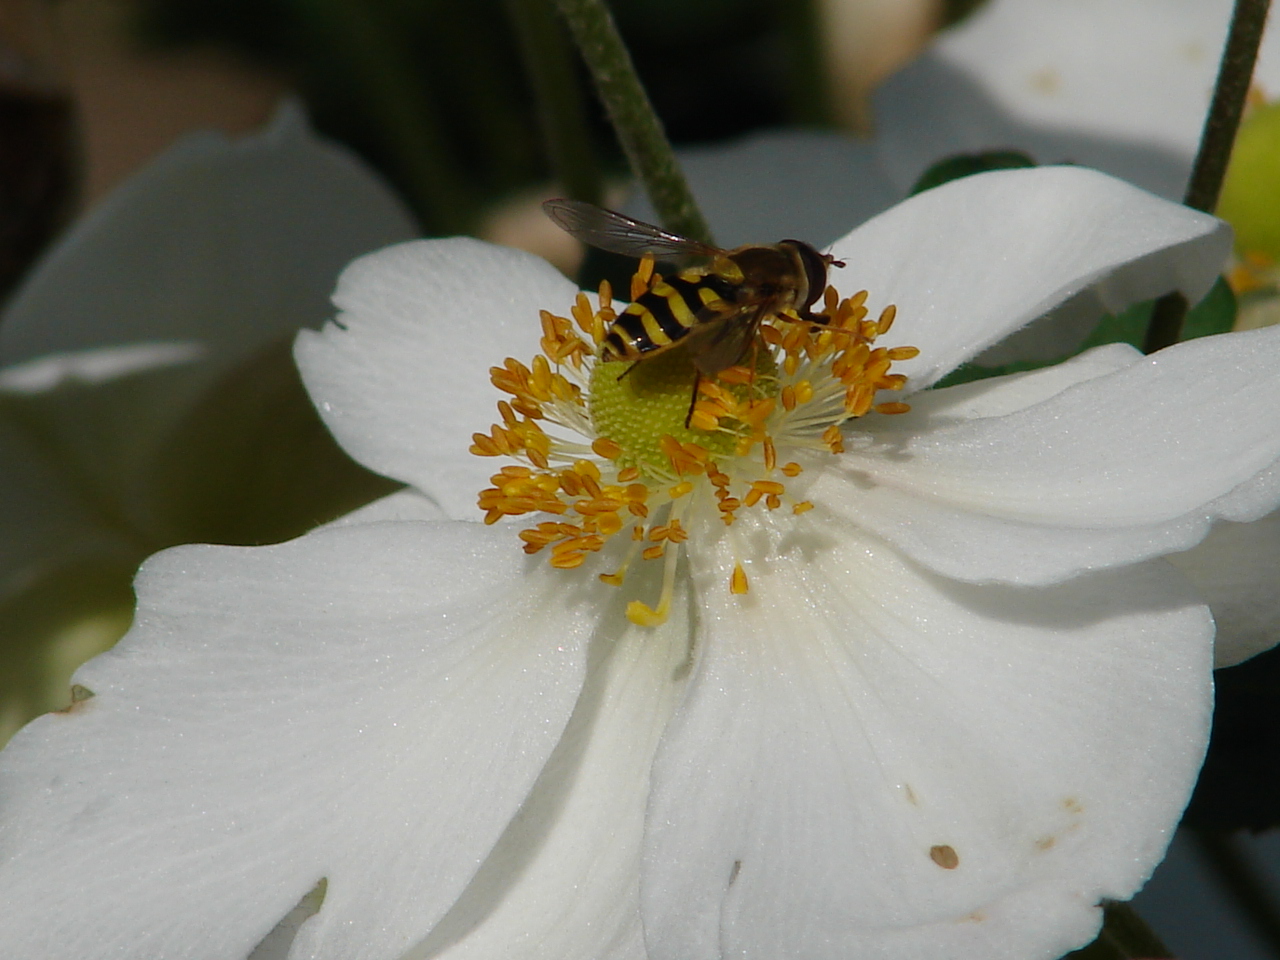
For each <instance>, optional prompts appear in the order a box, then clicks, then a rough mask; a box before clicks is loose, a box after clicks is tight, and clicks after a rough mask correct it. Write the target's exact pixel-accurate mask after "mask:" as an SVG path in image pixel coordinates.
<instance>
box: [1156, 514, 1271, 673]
mask: <svg viewBox="0 0 1280 960" xmlns="http://www.w3.org/2000/svg"><path fill="white" fill-rule="evenodd" d="M1169 561H1170V562H1171V563H1172V564H1173V565H1174V566H1175V567H1177V568H1178V569H1179V570H1181V571H1182V572H1183V573H1184V574H1185V575H1186V576H1187V578H1188V579H1189V580H1190V581H1191V582H1192V583H1194V584H1195V585H1196V587H1197V588H1198V589H1199V591H1200V595H1201V597H1203V598H1204V599H1205V600H1206V601H1207V602H1208V604H1209V609H1210V610H1212V611H1213V619H1214V622H1215V623H1216V624H1217V627H1218V629H1217V634H1216V635H1215V637H1214V642H1213V643H1214V648H1213V650H1214V666H1216V667H1229V666H1231V665H1233V664H1236V663H1239V662H1240V661H1242V660H1248V659H1249V658H1250V657H1252V656H1254V655H1255V654H1258V653H1262V651H1264V650H1270V649H1271V648H1272V647H1274V646H1275V645H1276V643H1277V641H1280V601H1278V599H1277V598H1280V513H1272V514H1270V515H1269V516H1267V517H1264V518H1263V519H1261V520H1255V521H1254V522H1253V523H1220V524H1216V525H1215V526H1214V528H1213V530H1212V531H1210V533H1209V535H1208V536H1207V537H1205V539H1204V541H1203V542H1202V543H1200V544H1197V545H1196V546H1195V547H1193V548H1191V549H1190V550H1187V551H1186V552H1185V553H1175V554H1172V555H1171V556H1170V557H1169Z"/></svg>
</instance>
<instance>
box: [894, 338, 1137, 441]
mask: <svg viewBox="0 0 1280 960" xmlns="http://www.w3.org/2000/svg"><path fill="white" fill-rule="evenodd" d="M1141 358H1142V352H1141V351H1139V350H1136V349H1134V348H1133V347H1131V346H1129V344H1127V343H1106V344H1103V345H1102V346H1099V347H1094V348H1093V349H1092V350H1086V351H1085V352H1084V353H1081V354H1077V355H1076V356H1074V357H1071V358H1070V359H1069V360H1064V361H1063V362H1062V363H1056V364H1054V365H1053V366H1051V367H1041V368H1040V369H1039V370H1031V371H1028V372H1026V373H1011V374H1006V375H1005V376H1002V377H986V378H985V379H982V380H973V381H970V382H969V383H962V384H959V385H957V386H954V387H943V388H942V389H940V390H928V391H926V392H924V393H917V394H915V395H913V396H912V398H911V410H910V411H909V412H907V413H906V414H899V415H897V416H895V418H894V420H893V422H892V426H893V427H894V429H895V430H909V431H910V430H926V429H934V428H936V427H938V426H939V425H941V424H944V423H947V422H951V421H961V420H972V419H975V418H981V417H1002V416H1004V415H1005V414H1009V413H1014V412H1015V411H1018V410H1022V409H1025V408H1026V407H1029V406H1032V405H1033V404H1036V403H1039V402H1040V401H1042V400H1048V399H1049V398H1050V397H1053V396H1056V395H1057V394H1059V393H1061V392H1062V391H1063V390H1065V389H1066V388H1067V387H1071V386H1074V385H1075V384H1077V383H1083V382H1085V381H1086V380H1092V379H1094V378H1095V377H1100V376H1102V375H1104V374H1107V373H1114V372H1115V371H1117V370H1122V369H1124V368H1125V367H1127V366H1130V365H1131V364H1133V363H1135V362H1137V361H1138V360H1140V359H1141Z"/></svg>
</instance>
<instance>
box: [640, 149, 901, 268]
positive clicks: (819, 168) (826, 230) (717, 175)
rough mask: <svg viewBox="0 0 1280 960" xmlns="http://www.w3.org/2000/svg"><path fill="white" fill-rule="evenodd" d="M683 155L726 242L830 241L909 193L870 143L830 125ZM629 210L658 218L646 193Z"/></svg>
mask: <svg viewBox="0 0 1280 960" xmlns="http://www.w3.org/2000/svg"><path fill="white" fill-rule="evenodd" d="M679 157H680V168H681V170H682V171H683V172H684V175H685V178H686V179H687V180H688V181H689V187H690V189H691V190H692V191H693V195H694V197H695V198H696V199H697V201H698V206H699V208H701V210H702V213H703V216H705V217H706V218H707V222H708V223H709V224H710V225H711V230H712V233H714V234H715V238H716V242H717V243H719V244H720V245H721V246H724V247H736V246H739V245H740V244H745V243H774V242H775V241H777V240H781V239H783V238H785V237H791V238H794V239H797V240H804V241H806V242H807V243H811V244H813V245H814V246H816V247H825V246H826V245H827V244H829V243H831V242H832V241H834V240H835V239H836V238H837V237H842V236H844V235H845V234H846V233H848V232H849V230H850V228H852V227H854V226H856V225H857V224H860V223H862V222H864V221H866V220H868V219H870V218H871V217H873V216H875V215H876V214H878V213H881V212H883V211H885V210H887V209H889V207H891V206H893V204H894V203H896V202H897V201H898V200H900V199H901V198H902V196H903V193H904V192H905V191H901V190H899V189H898V188H897V187H895V186H894V185H893V184H892V183H891V182H890V181H889V179H888V178H887V177H886V176H885V174H884V172H883V170H882V169H881V167H880V163H879V160H878V159H877V156H876V151H875V149H874V148H873V147H872V145H871V144H870V143H868V142H867V141H865V140H859V139H856V138H854V137H851V136H848V135H846V134H842V133H836V132H834V131H829V130H795V129H790V130H766V131H757V132H755V133H752V134H749V135H747V136H745V137H743V138H741V139H739V140H735V141H733V142H731V143H728V144H715V145H714V146H703V147H686V148H685V149H683V150H681V151H680V154H679ZM625 209H626V212H627V213H628V214H630V215H631V216H634V217H638V218H639V219H641V220H644V221H646V222H648V223H657V222H658V215H657V214H656V213H655V212H654V210H653V206H652V205H651V204H650V203H649V202H648V200H647V198H645V197H644V195H643V194H640V195H638V196H636V197H633V198H632V200H631V201H630V202H629V203H628V204H627V206H626V208H625Z"/></svg>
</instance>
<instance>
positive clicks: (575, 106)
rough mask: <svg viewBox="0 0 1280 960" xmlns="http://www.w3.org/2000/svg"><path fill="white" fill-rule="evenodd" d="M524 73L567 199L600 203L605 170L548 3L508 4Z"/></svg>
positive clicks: (522, 0) (519, 0)
mask: <svg viewBox="0 0 1280 960" xmlns="http://www.w3.org/2000/svg"><path fill="white" fill-rule="evenodd" d="M506 2H507V14H508V16H510V18H511V23H512V25H513V26H514V27H515V32H516V36H517V37H518V38H519V41H520V52H521V55H522V56H523V57H524V63H525V69H526V70H527V71H528V74H529V80H530V82H531V83H532V85H533V92H534V95H535V96H536V97H537V100H538V115H539V120H540V121H541V125H542V133H543V138H544V140H545V141H546V147H547V155H548V157H549V158H550V160H551V167H552V169H553V170H554V172H555V176H556V179H557V180H558V181H559V184H560V187H561V188H562V189H563V190H564V192H565V194H566V195H567V196H569V197H572V198H573V199H574V200H585V201H587V202H588V203H599V202H600V198H601V195H602V178H601V176H600V166H599V164H598V162H597V159H596V152H595V147H594V145H593V144H592V142H591V133H590V130H589V129H588V127H587V116H586V111H585V110H584V109H583V105H582V97H581V95H580V91H579V89H578V82H577V77H576V75H575V70H574V59H573V48H572V47H570V45H569V42H568V39H567V38H566V37H565V35H564V32H563V27H562V26H561V25H560V22H559V21H558V20H557V19H556V16H555V11H554V9H553V8H552V7H551V5H550V3H549V2H548V0H506Z"/></svg>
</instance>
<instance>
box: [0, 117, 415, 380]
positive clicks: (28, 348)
mask: <svg viewBox="0 0 1280 960" xmlns="http://www.w3.org/2000/svg"><path fill="white" fill-rule="evenodd" d="M416 232H417V231H416V230H415V229H414V227H413V225H412V223H411V221H410V220H409V218H408V216H407V215H406V214H405V212H404V209H403V207H402V206H401V205H400V203H399V202H398V201H397V200H396V199H395V198H394V197H393V196H392V195H391V193H390V192H389V191H388V190H387V189H386V187H385V186H383V185H382V183H380V182H379V181H378V180H377V179H376V178H375V177H374V175H373V174H371V173H370V172H369V171H368V169H367V168H365V167H364V166H363V165H362V164H360V163H359V161H357V160H356V159H355V157H353V156H352V155H351V154H350V153H349V152H347V151H346V150H345V149H343V148H340V147H338V146H336V145H334V144H331V143H328V142H326V141H323V140H321V139H320V138H318V137H317V136H316V135H315V134H314V133H312V132H311V130H310V128H309V127H308V126H307V123H306V119H305V117H303V115H302V113H301V111H300V110H299V109H298V107H297V106H296V105H293V104H291V103H286V104H285V105H284V106H283V107H281V109H280V110H279V111H278V113H277V115H276V117H275V118H274V120H273V121H272V122H271V124H270V125H268V126H267V127H266V128H265V129H263V131H262V132H260V133H257V134H254V135H252V136H249V137H245V138H243V139H240V140H228V139H227V138H226V137H224V136H222V135H220V134H214V133H208V132H205V133H197V134H192V135H191V136H188V137H186V138H184V139H183V140H181V141H179V142H178V143H177V144H176V145H175V146H174V147H172V148H171V149H169V150H168V151H166V152H165V153H164V154H162V155H161V156H159V157H158V158H156V159H155V160H154V161H152V162H151V163H150V164H148V165H147V166H146V167H145V168H143V169H142V170H141V171H139V172H138V173H137V174H136V175H134V176H133V177H132V178H131V179H129V180H128V181H126V182H125V183H124V184H122V185H121V186H120V187H119V188H118V189H116V190H115V191H114V192H113V193H112V194H111V195H110V196H109V197H107V199H106V200H104V201H103V202H102V203H101V204H100V205H99V206H97V207H95V208H94V209H93V210H92V211H91V212H90V213H89V214H88V215H87V216H86V217H85V218H84V219H83V220H81V221H80V222H79V223H77V224H76V225H75V226H74V227H73V228H72V229H71V231H70V232H69V233H68V234H67V236H66V237H65V238H64V239H62V240H61V241H60V242H59V243H58V245H57V246H56V247H55V248H54V249H53V250H52V251H51V252H50V253H49V254H47V255H46V256H45V257H44V258H43V259H42V261H41V262H40V264H39V266H38V267H37V268H36V269H35V271H34V272H33V273H32V274H31V276H30V277H29V278H28V280H27V281H26V283H24V285H23V286H22V288H21V289H20V290H19V291H18V292H17V293H16V294H15V295H14V297H13V299H12V300H11V301H10V303H9V304H8V306H7V307H6V309H5V314H4V321H3V323H0V364H3V365H8V364H11V363H15V362H18V361H22V360H28V359H31V358H33V357H39V356H43V355H45V354H48V353H57V352H63V351H76V350H82V349H85V348H87V347H97V346H107V345H120V344H129V343H135V342H147V341H155V340H169V341H179V340H180V341H191V342H196V343H203V344H205V345H206V347H207V348H208V349H210V350H211V351H213V352H214V353H216V354H218V355H220V356H226V357H238V356H244V355H247V354H251V353H253V352H255V351H256V350H258V349H260V348H261V347H262V345H263V344H264V343H267V342H268V341H270V340H272V339H274V338H276V337H279V336H280V335H281V334H283V333H286V332H292V331H294V330H296V329H298V328H299V327H301V326H305V325H311V326H315V325H318V324H319V323H320V322H321V321H323V320H324V318H325V317H327V316H329V315H330V313H331V311H330V309H329V305H328V301H327V297H328V293H329V291H330V290H331V289H332V287H333V282H334V279H335V278H336V277H337V275H338V271H339V270H341V268H342V266H343V265H344V264H345V263H347V262H348V261H349V260H351V259H352V258H353V257H356V256H358V255H360V254H362V253H365V252H366V251H368V250H372V249H374V248H375V247H378V246H381V245H383V244H386V243H393V242H396V241H398V240H404V239H407V238H409V237H411V236H414V235H415V234H416Z"/></svg>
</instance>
